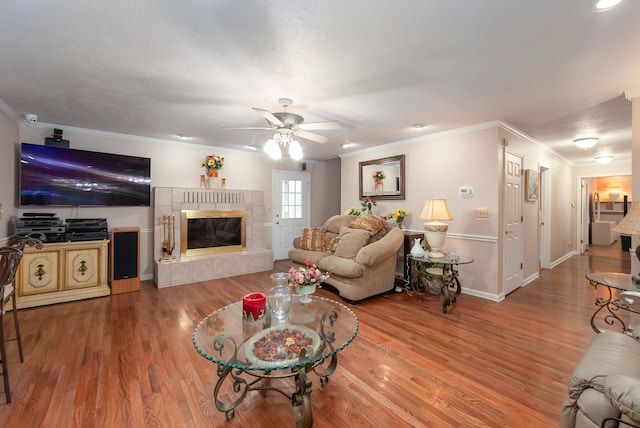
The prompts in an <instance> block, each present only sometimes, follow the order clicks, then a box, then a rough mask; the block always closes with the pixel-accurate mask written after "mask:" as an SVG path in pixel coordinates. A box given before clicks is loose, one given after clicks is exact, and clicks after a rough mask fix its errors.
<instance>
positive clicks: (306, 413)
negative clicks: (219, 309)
mask: <svg viewBox="0 0 640 428" xmlns="http://www.w3.org/2000/svg"><path fill="white" fill-rule="evenodd" d="M336 319H337V313H336V312H334V311H327V312H325V314H324V315H323V316H322V320H321V321H320V332H319V335H320V339H321V346H320V349H319V350H318V352H316V355H322V354H325V353H326V350H327V349H329V350H331V354H332V355H331V358H330V362H329V364H328V365H326V367H325V366H324V363H325V362H326V360H327V359H322V360H320V361H314V360H313V357H307V355H306V352H305V350H303V351H302V352H301V353H300V355H299V364H296V366H295V367H292V368H289V369H285V368H283V369H278V368H270V369H266V368H265V369H256V368H252V369H245V368H239V367H238V366H240V367H242V366H247V367H251V364H250V363H249V362H246V361H243V360H241V359H240V358H239V355H238V350H239V349H241V348H242V346H244V343H245V342H246V341H245V342H243V343H241V344H239V345H238V344H237V343H236V341H235V340H234V338H233V337H231V336H229V335H225V334H221V335H219V336H217V337H216V338H215V339H214V349H216V350H217V351H219V352H220V353H222V351H223V350H224V348H225V344H226V345H227V346H232V347H233V351H234V352H233V357H232V358H231V359H230V360H229V361H227V363H228V364H218V370H217V374H218V381H217V382H216V386H215V388H214V391H213V398H214V401H215V403H216V408H217V409H218V410H220V411H221V412H224V413H225V416H226V418H227V420H232V419H233V418H234V416H235V409H236V407H238V406H239V405H240V404H241V403H242V402H243V401H244V399H245V398H246V396H247V394H248V393H249V391H276V392H279V393H280V394H282V395H284V396H285V397H287V398H288V399H289V400H291V405H292V408H293V417H294V420H295V422H296V427H299V428H308V427H311V426H312V425H313V406H312V402H311V390H312V381H311V378H310V376H309V373H310V372H312V371H313V372H314V373H315V374H316V375H317V376H318V377H319V378H320V385H321V386H325V385H327V383H329V376H330V375H331V374H333V372H335V370H336V368H337V367H338V354H337V353H335V352H334V351H335V349H334V348H333V343H334V341H335V335H334V332H333V331H332V327H333V324H334V322H335V321H336ZM307 360H309V363H308V364H304V363H305V361H307ZM234 366H235V367H234ZM283 366H284V365H283ZM288 370H290V371H288ZM245 377H249V378H252V379H249V380H247V379H245ZM285 378H294V386H295V391H294V392H292V393H289V392H287V391H285V390H284V389H282V388H279V387H275V386H271V382H270V380H272V379H285ZM229 380H230V381H231V382H232V386H231V387H232V389H233V391H234V393H236V394H238V395H237V398H236V399H235V400H233V401H231V402H225V401H222V400H221V399H220V396H221V395H222V392H223V385H224V384H225V382H227V381H229Z"/></svg>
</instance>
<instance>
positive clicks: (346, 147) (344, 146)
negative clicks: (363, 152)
mask: <svg viewBox="0 0 640 428" xmlns="http://www.w3.org/2000/svg"><path fill="white" fill-rule="evenodd" d="M353 145H354V144H353V143H342V144H340V147H342V148H343V149H348V148H349V147H353Z"/></svg>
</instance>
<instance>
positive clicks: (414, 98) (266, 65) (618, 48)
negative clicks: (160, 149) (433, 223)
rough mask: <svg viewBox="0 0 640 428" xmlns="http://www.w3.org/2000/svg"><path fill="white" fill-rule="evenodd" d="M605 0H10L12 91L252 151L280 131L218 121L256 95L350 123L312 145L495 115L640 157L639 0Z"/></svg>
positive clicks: (56, 112) (404, 133)
mask: <svg viewBox="0 0 640 428" xmlns="http://www.w3.org/2000/svg"><path fill="white" fill-rule="evenodd" d="M594 2H595V0H562V1H557V0H519V1H512V0H483V1H469V0H448V1H442V0H414V1H402V0H398V1H380V0H349V1H344V0H342V1H338V0H323V1H320V0H316V1H296V0H288V1H287V0H271V1H261V0H253V1H235V0H227V1H225V0H216V1H213V0H185V1H181V2H177V1H174V0H136V1H130V0H102V1H94V2H81V1H77V0H58V1H55V2H52V1H48V0H23V1H19V2H8V1H7V2H2V4H1V5H0V28H2V31H1V32H0V55H1V56H0V58H1V60H0V100H1V101H2V102H3V110H5V111H8V112H9V113H10V114H13V115H14V117H16V118H17V119H23V118H24V115H25V114H35V115H37V116H38V120H39V121H40V122H41V123H47V124H55V125H56V126H59V127H61V128H62V129H64V127H65V126H67V127H76V128H87V129H92V130H100V131H108V132H115V133H122V134H130V135H137V136H145V137H151V138H160V139H168V140H178V139H177V137H176V134H183V135H186V136H189V137H191V138H190V139H189V140H188V141H189V142H190V143H196V144H207V145H212V146H218V147H231V148H235V149H241V150H243V149H245V148H246V146H247V145H250V144H254V145H258V146H259V147H262V145H263V143H264V141H265V140H266V139H267V138H269V136H270V134H271V133H270V132H269V131H261V130H251V131H249V130H231V129H223V128H224V127H260V126H264V125H265V123H266V122H265V121H264V119H263V118H262V117H261V116H260V115H258V114H256V112H254V111H253V110H252V109H251V107H258V108H263V109H267V110H270V111H281V110H282V109H281V108H280V106H279V105H278V101H277V100H278V99H279V98H281V97H288V98H291V99H293V101H294V102H293V105H292V107H291V108H290V109H289V111H290V112H293V113H297V114H300V115H301V116H303V117H304V119H305V122H315V121H325V120H337V121H339V122H340V123H341V124H342V129H339V130H330V131H329V130H327V131H318V133H320V134H323V135H326V136H328V137H330V140H329V142H327V143H326V144H324V145H322V144H318V143H314V142H312V141H308V140H304V139H300V142H301V144H302V146H303V151H304V153H305V158H306V159H330V158H334V157H336V156H339V155H340V154H342V153H345V152H348V151H350V150H358V149H362V148H366V147H370V146H375V145H379V144H384V143H390V142H396V141H402V140H405V139H410V138H414V137H417V136H420V135H427V134H433V133H438V132H443V131H447V130H451V129H455V128H460V127H465V126H471V125H476V124H480V123H485V122H491V121H496V120H502V121H505V122H507V123H509V124H511V125H513V126H515V127H516V128H518V129H519V130H521V131H522V132H524V133H525V134H527V135H529V136H530V137H532V138H534V139H536V140H537V141H539V142H541V143H543V144H545V145H548V146H549V147H550V148H552V149H553V150H554V151H556V152H557V153H559V154H561V155H563V156H565V157H566V158H568V159H571V160H573V161H574V162H576V163H585V162H592V161H593V158H594V157H595V156H596V155H598V154H600V153H602V152H610V153H611V154H613V155H614V156H615V157H616V159H618V160H620V159H629V158H630V156H631V103H630V102H629V101H628V100H626V99H625V97H624V93H625V91H629V90H631V91H636V90H637V89H638V88H640V55H638V52H640V25H638V17H639V16H640V1H637V0H625V1H623V2H622V3H621V4H620V5H618V6H617V7H615V8H613V9H611V10H608V11H605V12H597V11H596V10H595V7H594ZM415 123H424V124H426V125H428V126H427V127H425V128H424V129H423V130H421V131H412V130H411V129H410V125H412V124H415ZM591 135H595V136H598V137H600V144H599V145H598V146H597V147H595V148H593V149H590V150H586V151H585V150H578V149H576V148H575V147H574V146H573V144H572V140H573V139H575V138H580V137H585V136H591ZM344 143H354V146H353V147H352V148H349V149H344V148H342V147H341V145H342V144H344Z"/></svg>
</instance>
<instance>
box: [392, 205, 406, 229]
mask: <svg viewBox="0 0 640 428" xmlns="http://www.w3.org/2000/svg"><path fill="white" fill-rule="evenodd" d="M408 215H409V211H407V210H405V209H404V208H398V209H395V210H393V211H391V213H390V214H389V217H391V218H392V219H393V220H395V222H396V223H398V226H399V227H402V222H403V221H404V219H405V217H406V216H408Z"/></svg>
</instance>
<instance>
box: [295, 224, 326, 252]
mask: <svg viewBox="0 0 640 428" xmlns="http://www.w3.org/2000/svg"><path fill="white" fill-rule="evenodd" d="M324 234H325V228H324V227H312V228H304V229H302V238H301V239H300V248H302V249H303V250H312V251H325V249H324V248H325V239H324Z"/></svg>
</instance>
